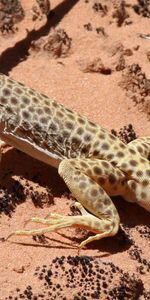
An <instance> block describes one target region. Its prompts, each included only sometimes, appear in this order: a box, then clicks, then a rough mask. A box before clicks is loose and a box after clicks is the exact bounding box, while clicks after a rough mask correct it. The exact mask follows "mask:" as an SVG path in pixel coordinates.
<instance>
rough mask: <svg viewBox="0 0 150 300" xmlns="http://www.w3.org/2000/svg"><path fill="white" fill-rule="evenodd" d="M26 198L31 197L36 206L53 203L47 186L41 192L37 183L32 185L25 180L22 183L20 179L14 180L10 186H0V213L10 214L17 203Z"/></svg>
mask: <svg viewBox="0 0 150 300" xmlns="http://www.w3.org/2000/svg"><path fill="white" fill-rule="evenodd" d="M26 198H31V199H32V201H33V203H34V205H35V206H38V207H44V206H45V205H50V204H54V201H53V195H52V193H51V191H50V189H49V188H48V187H46V188H45V191H43V192H42V193H41V191H40V186H38V184H37V185H36V186H35V187H33V186H31V185H30V184H29V183H28V181H27V180H26V181H25V182H24V184H23V185H22V184H21V180H20V181H19V180H15V181H14V184H13V185H11V187H10V188H6V187H0V214H2V213H3V214H6V215H8V216H11V215H12V212H13V211H15V208H16V207H17V205H19V204H21V203H23V202H24V201H25V200H26Z"/></svg>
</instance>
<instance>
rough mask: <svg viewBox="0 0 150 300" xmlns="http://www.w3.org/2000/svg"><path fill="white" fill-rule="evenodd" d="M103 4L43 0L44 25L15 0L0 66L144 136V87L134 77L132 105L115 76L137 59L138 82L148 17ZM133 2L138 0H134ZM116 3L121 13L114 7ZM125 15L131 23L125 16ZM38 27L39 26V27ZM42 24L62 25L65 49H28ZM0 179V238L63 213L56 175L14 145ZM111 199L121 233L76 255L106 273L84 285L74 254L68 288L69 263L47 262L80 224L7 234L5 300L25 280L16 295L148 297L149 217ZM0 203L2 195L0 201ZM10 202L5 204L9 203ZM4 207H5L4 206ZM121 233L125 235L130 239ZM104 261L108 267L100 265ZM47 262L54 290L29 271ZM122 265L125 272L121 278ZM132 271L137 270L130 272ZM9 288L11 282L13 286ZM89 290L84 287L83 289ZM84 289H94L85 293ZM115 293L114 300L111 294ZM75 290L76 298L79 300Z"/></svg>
mask: <svg viewBox="0 0 150 300" xmlns="http://www.w3.org/2000/svg"><path fill="white" fill-rule="evenodd" d="M27 2H28V3H27ZM29 2H30V3H29ZM103 2H104V3H105V4H106V5H107V8H108V12H106V15H105V16H102V15H103V14H105V9H104V10H103V11H101V10H99V11H98V12H96V11H95V10H94V9H93V8H92V6H93V4H94V3H95V2H94V1H93V2H88V1H75V0H74V1H64V2H58V1H56V0H54V1H53V2H52V3H51V6H52V10H53V14H51V17H50V20H49V23H48V25H47V27H46V26H45V25H44V24H45V23H46V17H45V16H43V18H42V20H41V21H39V20H36V21H35V22H33V21H32V14H31V7H32V3H34V1H21V3H22V6H23V8H24V10H25V15H26V16H25V19H24V20H23V21H22V22H20V23H18V24H17V26H18V32H16V33H14V34H13V33H10V34H8V35H1V36H0V72H4V73H5V74H8V75H10V76H11V77H13V78H14V79H16V80H18V81H20V82H23V83H24V84H26V85H28V86H30V87H32V88H35V89H37V90H38V91H41V92H42V93H44V94H46V95H48V96H49V97H50V98H54V99H56V100H57V101H60V102H61V103H63V104H65V105H67V106H68V107H70V108H72V109H74V110H77V111H78V112H80V113H81V114H84V115H85V116H87V117H88V118H89V119H90V120H91V121H94V122H96V123H98V124H100V125H102V126H103V127H106V128H108V129H109V130H111V129H112V128H114V129H116V130H119V129H120V128H121V127H123V126H124V125H128V124H129V123H132V125H133V127H134V130H135V132H136V134H137V135H140V136H146V135H150V129H149V115H148V111H149V110H150V104H149V97H150V93H149V91H148V93H147V95H146V96H145V94H144V100H143V96H142V95H141V94H142V93H141V90H142V88H143V86H142V83H139V86H138V88H137V89H136V95H137V99H138V104H136V105H135V101H133V96H134V92H132V91H129V92H128V91H127V90H125V89H123V88H122V86H120V82H122V80H124V77H123V74H124V72H125V71H126V70H127V67H128V66H129V65H133V64H138V65H139V66H140V67H141V73H142V72H143V73H145V76H146V80H147V78H150V67H149V64H150V61H149V60H148V55H147V53H148V51H149V47H150V41H149V40H148V39H147V40H146V39H142V38H140V37H139V34H140V33H143V34H149V31H148V30H149V18H148V17H143V16H142V14H141V15H138V14H136V13H135V11H134V10H133V8H132V7H131V6H127V7H125V10H126V11H127V12H128V14H129V18H127V19H125V20H124V21H123V24H122V25H121V26H120V27H118V26H117V20H118V19H117V18H113V17H112V14H115V15H118V14H117V13H115V12H116V11H117V9H116V8H115V2H116V1H108V0H107V1H101V4H102V5H103V6H104V4H103ZM112 2H113V4H112ZM120 2H123V1H120ZM134 2H135V3H134V4H137V3H136V1H134ZM97 3H98V2H97ZM99 3H100V2H99ZM125 3H126V4H133V1H125ZM34 4H35V3H34ZM95 7H97V6H95ZM119 9H120V10H119V11H120V14H121V7H120V8H119ZM149 9H150V5H149ZM123 19H124V14H123V17H120V18H119V20H120V22H122V20H123ZM129 21H131V22H132V23H131V24H127V23H129ZM88 23H91V25H90V27H91V28H92V30H91V31H88V30H86V29H85V26H84V25H85V24H88ZM42 26H43V29H41V28H42ZM51 26H55V27H56V29H59V28H61V29H64V30H65V32H66V33H67V35H68V36H69V37H70V38H72V43H71V48H70V49H69V51H68V52H67V53H66V54H65V55H66V56H65V55H63V57H61V55H60V57H57V58H56V55H54V54H56V53H54V52H55V51H52V49H50V50H49V52H48V51H45V50H44V49H43V46H40V47H41V48H40V49H39V51H37V50H33V47H32V49H31V46H30V43H29V44H28V42H29V40H30V42H31V41H34V39H36V43H37V42H38V43H39V41H40V39H43V40H44V42H40V45H41V44H42V43H43V44H44V43H46V41H47V40H48V33H49V30H50V29H51ZM88 27H89V25H88ZM98 27H103V28H104V33H105V35H106V36H105V35H104V34H103V33H102V30H101V29H100V33H99V34H98V33H97V31H96V28H98ZM46 28H47V29H46ZM27 31H28V32H29V33H28V36H27ZM31 31H32V33H31ZM18 42H20V43H19V44H18ZM33 43H34V42H33ZM28 45H29V46H28ZM38 45H39V44H38ZM44 45H45V44H44ZM56 46H58V43H57V42H56V43H55V44H54V47H55V48H56ZM126 49H130V50H126ZM53 50H54V49H53ZM65 50H66V49H65ZM59 54H61V51H60V53H59ZM64 56H65V57H64ZM96 59H99V60H98V61H99V62H100V63H99V64H98V63H97V64H96V63H95V61H97V60H96ZM12 62H13V63H12ZM89 62H90V64H89ZM92 62H94V63H92ZM106 69H110V70H111V74H108V75H106V74H104V73H105V72H106V71H105V70H106ZM116 69H117V70H118V69H119V71H117V70H116ZM90 70H91V71H90ZM84 71H86V72H84ZM87 71H89V72H87ZM135 77H136V76H135ZM136 79H137V78H136ZM137 80H138V79H137ZM129 81H130V80H129ZM147 82H148V80H147ZM127 89H128V86H127ZM145 102H146V104H145ZM141 103H142V104H141ZM0 178H1V189H2V190H3V189H4V188H5V193H4V194H5V197H1V199H0V208H1V212H2V213H1V219H0V225H1V235H0V237H1V238H2V237H6V236H7V235H9V234H10V233H11V232H13V231H14V230H16V229H21V228H23V224H24V222H25V221H26V220H28V219H30V218H31V217H32V216H40V217H42V216H43V217H44V216H45V215H47V214H48V212H58V213H62V214H67V213H70V205H71V204H72V200H71V199H69V198H67V196H64V192H65V191H66V190H67V188H66V186H65V184H64V183H63V182H62V181H61V179H60V178H59V176H58V175H57V171H56V170H54V169H53V168H51V167H48V166H46V165H44V164H42V163H41V162H38V161H36V160H34V159H32V158H30V157H28V156H26V155H25V154H23V153H20V152H18V151H17V150H14V149H12V148H8V149H6V151H4V155H3V158H2V163H1V172H0ZM18 181H19V183H20V186H19V187H18V183H17V182H18ZM47 187H48V188H47ZM31 188H33V190H31ZM48 189H49V190H50V191H51V194H52V196H53V197H52V196H51V194H50V195H49V196H48ZM52 200H53V201H54V203H52V202H53V201H52ZM114 201H115V204H116V207H117V208H118V211H119V213H120V216H121V224H122V226H123V229H124V231H125V232H126V235H127V236H125V235H123V233H120V234H118V235H117V236H116V237H114V238H107V239H103V240H101V241H98V242H95V243H91V244H89V245H88V246H87V248H86V249H84V250H82V251H81V254H82V255H86V256H91V257H92V258H93V261H92V262H91V264H92V265H93V268H95V265H94V264H95V261H97V263H98V266H99V267H101V268H102V269H103V270H105V272H106V270H107V268H108V273H107V274H105V279H104V278H100V279H99V278H98V277H97V275H98V274H99V270H98V269H95V273H92V276H91V282H90V283H89V287H86V284H87V283H86V281H85V279H86V278H87V276H86V273H85V274H84V276H85V279H84V280H83V279H82V274H81V273H82V272H81V270H80V269H82V268H81V266H82V263H83V262H82V263H81V261H80V262H78V263H79V264H80V266H79V265H78V263H77V266H76V268H75V269H77V275H78V276H77V277H78V279H77V280H75V278H73V282H74V284H75V286H72V287H70V286H67V283H68V280H69V284H70V279H68V277H67V273H65V271H66V270H68V268H70V266H72V265H70V264H69V267H68V264H67V261H66V260H67V258H65V259H64V260H63V259H62V261H63V263H62V265H63V266H65V267H64V269H62V268H61V267H60V266H58V267H56V265H57V264H56V262H55V261H53V259H55V258H56V257H59V258H60V257H62V256H65V257H67V256H68V255H70V256H76V255H77V249H76V246H77V245H78V244H79V242H80V241H82V240H83V238H84V236H85V234H84V232H82V234H81V233H80V232H79V231H77V230H74V229H63V230H61V232H60V233H63V234H64V235H60V234H59V233H55V232H54V233H50V234H47V237H48V239H46V243H44V242H42V241H38V240H37V241H34V240H33V239H32V237H26V238H25V237H12V238H11V239H10V242H1V243H0V253H1V257H0V258H1V259H0V274H1V275H0V299H1V300H4V299H11V298H7V297H9V296H12V299H15V297H18V298H16V299H21V296H19V294H23V293H24V291H25V289H26V288H27V286H31V287H32V292H33V295H31V298H28V297H29V294H30V293H29V291H30V288H28V289H27V292H26V293H25V294H24V297H25V298H24V299H42V297H41V298H40V295H39V294H40V293H41V294H43V299H92V298H93V299H149V298H148V297H150V286H149V282H150V251H149V249H150V215H149V213H148V212H146V211H144V210H143V209H142V208H140V207H138V206H137V205H134V204H129V203H127V202H125V201H124V200H123V199H121V198H120V197H118V198H117V199H115V200H114ZM1 203H2V204H1ZM3 203H4V204H5V203H6V208H5V207H4V206H3ZM9 203H12V205H11V206H9V205H8V204H9ZM7 208H8V210H9V212H10V214H9V215H7V213H6V212H7ZM37 226H38V225H36V226H35V225H34V224H28V228H35V227H36V228H37ZM129 239H132V243H130V242H129ZM12 241H13V242H12ZM104 262H106V263H107V265H103V263H104ZM110 262H112V263H113V264H114V265H115V267H114V268H115V270H116V271H115V272H112V270H111V271H110V270H109V267H110ZM51 264H52V265H53V267H54V269H55V271H57V270H58V274H57V275H60V277H59V276H57V277H58V278H56V277H53V278H52V280H53V287H54V283H55V282H56V283H57V284H58V283H59V284H60V285H61V288H62V290H61V288H60V287H58V286H57V287H56V286H55V287H54V288H55V289H52V286H50V285H48V288H47V289H46V283H47V281H45V285H44V280H45V279H43V281H42V279H41V280H40V279H38V278H37V275H34V273H35V269H36V268H37V267H38V266H39V267H40V268H42V266H43V265H45V267H44V268H45V271H43V274H47V273H46V272H47V268H48V266H49V265H51ZM88 264H89V262H88V263H87V262H86V265H88ZM116 267H119V268H120V269H122V270H123V273H122V274H123V279H122V280H123V283H124V284H125V285H127V286H128V287H129V290H130V292H129V291H128V293H129V294H127V293H125V292H126V291H125V288H124V294H120V293H121V291H120V290H119V287H120V286H122V283H121V282H120V276H121V272H120V271H118V270H117V269H116ZM50 268H52V266H51V267H50ZM75 269H73V273H74V272H75ZM55 271H54V270H53V275H56V274H55ZM44 272H45V273H44ZM70 272H71V271H70ZM111 272H112V273H111ZM125 272H129V275H128V276H127V278H126V275H125V274H124V273H125ZM133 273H134V274H135V275H136V279H134V280H133ZM110 274H112V278H113V279H112V282H110V281H109V280H110V279H109V275H110ZM41 276H42V275H41ZM44 276H45V275H44ZM81 279H82V280H81ZM138 280H139V281H138ZM97 281H99V282H100V284H101V285H102V284H103V285H104V287H101V294H100V293H99V289H98V287H97V286H93V284H96V282H97ZM132 281H133V282H132ZM104 282H105V284H104ZM17 288H19V289H20V290H19V291H16V289H17ZM88 288H89V291H86V289H87V290H88ZM113 288H116V290H115V291H113V293H114V294H113V293H112V292H110V291H112V289H113ZM79 292H80V294H79ZM92 292H95V294H94V296H93V295H92ZM96 292H97V294H96ZM48 293H51V294H48ZM84 293H85V294H84ZM88 293H89V294H88ZM25 295H26V296H25ZM36 295H37V298H36V297H35V296H36ZM120 295H122V297H123V298H119V297H120ZM54 296H56V298H54ZM75 296H76V297H77V296H78V298H75ZM83 296H84V297H85V298H82V297H83ZM136 296H137V297H138V298H136ZM63 297H66V298H63ZM94 297H95V298H94ZM134 297H135V298H134Z"/></svg>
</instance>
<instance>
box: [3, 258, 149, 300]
mask: <svg viewBox="0 0 150 300" xmlns="http://www.w3.org/2000/svg"><path fill="white" fill-rule="evenodd" d="M34 276H35V277H36V278H37V280H39V286H40V291H39V292H34V288H32V286H31V285H28V286H27V287H26V288H25V290H24V291H21V290H20V289H19V288H17V289H16V291H14V292H11V294H10V295H9V296H8V297H6V298H5V300H8V299H12V300H15V299H34V300H36V299H63V300H68V299H72V300H81V299H82V300H91V299H107V300H112V299H113V300H114V299H124V300H127V299H140V297H141V296H143V297H144V298H143V299H146V296H147V294H148V291H146V290H145V289H144V285H143V282H142V280H141V279H140V278H138V277H136V276H135V274H129V273H125V272H123V270H122V269H120V268H119V267H117V266H116V265H114V264H113V263H112V262H102V261H101V260H98V259H94V258H93V257H90V256H67V257H65V256H61V257H56V258H54V259H53V260H52V263H50V264H49V265H46V264H44V265H43V266H38V267H37V268H36V270H35V273H34ZM37 286H38V285H37ZM66 294H70V295H71V298H67V297H66ZM10 297H11V298H10Z"/></svg>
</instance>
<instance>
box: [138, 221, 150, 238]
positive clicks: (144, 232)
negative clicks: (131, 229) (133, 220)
mask: <svg viewBox="0 0 150 300" xmlns="http://www.w3.org/2000/svg"><path fill="white" fill-rule="evenodd" d="M136 230H137V231H138V232H139V234H140V237H144V238H146V239H147V240H150V228H149V227H148V226H147V225H137V226H136Z"/></svg>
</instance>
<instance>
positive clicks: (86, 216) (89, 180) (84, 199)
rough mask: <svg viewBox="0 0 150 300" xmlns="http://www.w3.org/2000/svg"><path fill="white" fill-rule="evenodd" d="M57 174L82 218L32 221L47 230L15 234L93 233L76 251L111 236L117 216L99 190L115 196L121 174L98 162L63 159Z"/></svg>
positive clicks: (56, 216) (103, 193)
mask: <svg viewBox="0 0 150 300" xmlns="http://www.w3.org/2000/svg"><path fill="white" fill-rule="evenodd" d="M59 174H60V176H61V177H62V178H63V179H64V181H65V183H66V184H67V186H68V187H69V189H70V191H71V192H72V194H73V195H74V196H75V197H76V199H77V200H78V201H79V204H78V208H79V209H80V211H81V213H82V215H79V216H62V215H58V214H51V215H50V218H45V219H40V218H32V219H31V221H33V222H39V223H43V224H46V225H50V226H49V227H46V228H42V229H38V230H19V231H16V232H15V234H17V235H37V234H38V235H41V234H44V233H46V232H50V231H56V230H58V229H60V228H64V227H68V226H73V227H81V228H86V229H88V230H90V231H92V232H94V233H96V235H93V236H90V237H89V238H88V239H86V240H85V241H83V242H82V243H81V244H80V246H79V247H80V248H82V247H83V246H85V245H86V244H87V243H89V242H91V241H94V240H100V239H101V238H104V237H108V236H113V235H115V234H116V233H117V231H118V228H119V223H120V219H119V215H118V212H117V210H116V208H115V206H114V204H113V202H112V201H111V199H110V197H109V196H108V194H107V193H106V192H105V190H104V189H103V187H102V186H105V187H107V186H111V189H110V190H111V191H112V193H111V194H115V193H117V192H116V187H117V180H120V178H119V175H120V174H121V172H120V173H119V171H118V170H115V168H113V166H112V165H111V164H110V163H108V162H105V161H100V160H98V159H93V160H90V159H65V160H63V161H62V162H61V163H60V165H59Z"/></svg>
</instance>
